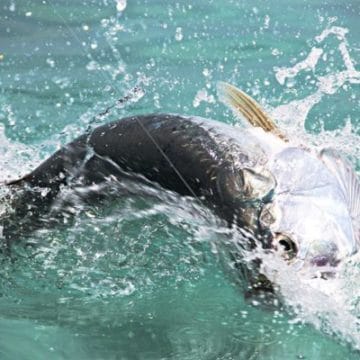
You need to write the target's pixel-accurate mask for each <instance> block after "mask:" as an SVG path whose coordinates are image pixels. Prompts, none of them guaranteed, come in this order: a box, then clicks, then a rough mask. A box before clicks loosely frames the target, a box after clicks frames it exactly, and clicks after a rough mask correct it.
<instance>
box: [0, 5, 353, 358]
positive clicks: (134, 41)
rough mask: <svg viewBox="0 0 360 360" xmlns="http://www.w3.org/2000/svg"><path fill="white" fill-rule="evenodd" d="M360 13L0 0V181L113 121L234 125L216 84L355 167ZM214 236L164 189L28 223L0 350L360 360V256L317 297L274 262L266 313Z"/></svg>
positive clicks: (10, 285)
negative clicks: (275, 294) (59, 220)
mask: <svg viewBox="0 0 360 360" xmlns="http://www.w3.org/2000/svg"><path fill="white" fill-rule="evenodd" d="M359 16H360V2H359V1H358V0H277V1H274V0H251V1H250V0H222V1H220V0H217V1H216V0H196V1H184V0H128V1H126V0H118V1H116V0H0V180H6V179H14V178H17V177H19V176H21V175H24V174H25V173H26V172H28V171H29V170H30V169H32V168H34V167H35V166H36V165H38V164H39V163H40V162H41V161H42V160H43V159H45V158H46V157H47V156H49V155H50V154H51V153H52V152H54V151H55V150H56V149H58V148H59V147H60V146H61V145H62V144H64V143H66V142H68V141H70V140H71V139H74V138H75V137H76V136H78V135H80V134H82V133H83V132H85V131H89V129H92V128H93V127H95V126H97V125H100V124H104V123H106V122H109V121H111V120H114V119H117V118H120V117H123V116H127V115H133V114H140V113H151V112H171V113H179V114H186V115H199V116H203V117H207V118H213V119H216V120H219V121H222V122H224V123H229V124H234V125H235V126H237V125H239V124H240V123H241V120H240V119H238V118H236V117H235V116H234V114H232V113H231V111H229V110H228V109H227V108H226V107H225V106H224V105H223V104H221V102H220V101H219V100H218V97H217V92H216V84H217V82H218V81H221V80H222V81H227V82H230V83H232V84H235V85H236V86H238V87H239V88H241V89H242V90H244V91H246V92H248V93H249V94H251V95H252V96H253V97H254V98H256V99H257V100H258V101H259V102H260V103H261V104H262V105H263V106H264V108H265V109H266V110H267V111H268V112H269V113H270V114H271V115H272V116H273V118H274V119H275V120H276V121H277V123H278V124H279V126H280V127H281V128H282V129H285V131H286V132H287V133H289V134H291V135H292V136H293V137H295V138H296V139H298V140H299V141H303V142H304V143H307V144H311V146H319V147H322V146H331V147H335V148H336V149H339V150H342V151H343V152H344V153H345V154H346V155H347V156H348V157H349V159H350V160H351V161H352V162H353V163H354V166H355V167H357V168H358V165H359V160H360V142H359V139H360V138H359V130H360V121H359V120H360V119H359V115H360V110H359V109H360V106H359V105H360V67H359V65H358V62H359V60H360V27H359ZM109 107H111V110H109V111H108V112H107V114H106V115H105V116H98V114H100V113H102V112H104V111H105V110H106V109H107V108H109ZM2 201H4V200H2ZM24 206H26V204H24ZM227 231H228V230H227V229H226V227H224V225H223V224H222V223H221V222H220V221H219V220H218V219H216V218H215V217H214V216H213V215H212V214H211V213H210V212H209V211H208V210H207V209H206V208H204V207H202V206H200V205H199V204H196V203H195V202H193V201H191V200H190V199H181V198H178V197H176V196H175V195H174V194H165V193H164V194H158V196H157V197H155V198H143V197H140V196H127V197H121V198H119V199H117V200H114V201H113V202H111V204H108V206H106V207H105V208H104V207H94V208H93V209H88V210H87V211H84V212H81V213H80V214H79V215H78V216H77V217H76V218H75V219H74V220H73V221H72V222H71V223H70V224H67V226H59V227H54V228H53V229H47V230H42V231H40V232H37V233H35V234H33V235H31V237H30V239H27V242H31V243H32V246H26V247H25V246H23V245H19V246H17V247H15V249H14V254H13V257H12V258H11V259H9V258H8V257H6V256H4V255H1V256H0V262H1V265H0V359H2V360H3V359H4V360H5V359H21V360H22V359H147V360H150V359H179V360H180V359H181V360H185V359H196V360H199V359H229V360H230V359H264V360H265V359H266V360H270V359H274V360H285V359H286V360H289V359H294V360H295V359H310V360H313V359H317V360H320V359H323V360H331V359H349V360H351V359H359V357H360V351H359V349H360V327H359V323H358V319H359V316H360V305H359V304H360V290H359V289H360V269H359V264H360V261H357V260H356V259H355V260H352V261H351V262H349V264H348V266H347V267H346V269H345V270H344V273H343V275H344V276H343V277H342V280H343V281H339V283H337V284H335V286H333V287H332V288H331V289H327V291H326V292H325V293H323V292H321V291H320V290H319V289H311V287H307V286H306V285H304V284H301V283H300V282H298V281H297V280H296V278H295V277H294V276H293V274H288V273H287V270H286V268H281V270H282V271H280V275H281V276H280V275H279V277H280V279H279V281H280V282H281V285H282V293H283V297H284V299H283V303H284V304H285V305H283V306H280V305H279V306H278V307H270V308H267V307H264V306H262V305H261V304H259V302H258V301H256V300H254V299H251V298H247V299H245V297H244V289H243V287H242V286H241V284H240V285H239V283H238V279H237V274H236V269H233V268H231V264H230V262H231V261H230V258H227V257H226V255H224V253H223V252H224V251H223V249H222V246H221V243H222V242H223V240H224V239H228V238H229V234H227ZM326 286H327V285H325V287H326Z"/></svg>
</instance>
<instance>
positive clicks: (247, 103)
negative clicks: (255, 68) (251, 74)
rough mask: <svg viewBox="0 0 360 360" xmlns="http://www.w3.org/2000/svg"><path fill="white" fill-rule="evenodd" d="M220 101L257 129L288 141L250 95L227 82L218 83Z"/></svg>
mask: <svg viewBox="0 0 360 360" xmlns="http://www.w3.org/2000/svg"><path fill="white" fill-rule="evenodd" d="M218 94H219V98H220V100H221V101H222V102H223V103H224V104H225V105H227V106H228V107H230V109H231V110H233V111H234V112H235V114H240V115H242V116H243V117H245V119H246V120H247V121H248V122H249V123H250V124H251V125H252V126H255V127H261V128H262V129H263V130H264V131H267V132H271V133H273V134H274V135H276V136H278V137H279V138H281V139H282V140H285V141H287V139H286V136H285V135H284V134H283V133H282V132H281V131H280V129H279V128H278V127H277V126H276V124H275V123H274V121H273V120H272V119H271V118H270V117H269V116H268V115H267V114H266V113H265V112H264V111H263V110H262V109H261V106H260V105H259V104H258V103H257V102H256V101H255V100H254V99H253V98H251V97H250V96H249V95H247V94H245V93H244V92H243V91H241V90H239V89H238V88H236V87H235V86H233V85H230V84H228V83H226V82H222V81H221V82H219V83H218Z"/></svg>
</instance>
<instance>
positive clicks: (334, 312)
mask: <svg viewBox="0 0 360 360" xmlns="http://www.w3.org/2000/svg"><path fill="white" fill-rule="evenodd" d="M347 34H348V29H346V28H343V27H339V26H330V27H328V28H326V29H325V30H324V31H323V32H322V33H321V34H320V35H318V36H316V38H315V43H316V45H315V46H314V47H313V48H312V49H311V50H310V52H309V54H308V55H307V57H306V58H305V59H304V60H302V61H300V62H298V63H296V64H295V65H293V66H291V67H281V68H274V71H275V77H276V79H277V81H278V82H279V84H280V85H282V86H284V87H286V86H287V85H288V84H291V86H293V85H292V81H293V80H296V78H297V77H298V76H300V75H301V74H302V73H303V72H311V73H312V75H313V76H314V77H315V79H316V88H315V90H314V91H313V92H312V93H311V94H309V95H308V96H306V97H304V98H302V99H295V100H292V101H290V102H289V103H287V104H284V105H280V106H277V107H275V108H274V109H272V111H271V115H272V117H273V118H275V119H276V120H277V121H278V122H279V123H280V125H281V126H282V127H283V128H284V129H286V131H287V132H288V133H289V134H290V136H291V138H293V139H295V140H294V143H298V144H300V143H301V144H310V145H311V144H312V145H314V146H318V147H329V146H331V147H333V148H335V149H337V150H340V151H342V152H343V153H345V154H346V155H348V156H349V157H350V158H352V159H354V160H355V161H357V159H359V157H360V146H359V137H358V135H356V133H355V132H356V130H357V129H355V128H354V126H353V125H352V124H351V122H350V120H348V121H347V122H346V125H345V126H344V127H343V128H342V129H336V130H334V131H325V130H322V131H321V132H320V134H312V133H308V132H306V131H305V121H306V120H307V118H308V115H309V113H310V111H311V110H312V109H313V108H314V106H315V105H316V104H318V103H320V102H321V101H322V100H323V98H324V96H332V95H334V94H335V93H336V92H337V91H338V90H340V89H342V88H343V87H344V86H346V85H358V84H360V72H359V71H357V70H356V67H355V61H354V60H353V59H352V57H351V55H350V51H349V48H350V46H349V43H348V41H347V38H346V35H347ZM332 36H334V37H335V38H336V39H337V41H338V45H337V48H336V49H337V50H338V52H339V53H340V55H341V59H342V64H341V69H340V70H337V71H336V70H335V71H332V72H329V71H328V72H327V73H326V74H325V75H319V74H318V67H319V62H320V60H323V61H325V62H326V61H327V60H328V58H327V56H326V47H325V45H324V41H325V40H326V39H327V38H329V37H332ZM251 256H254V254H252V255H251ZM255 256H259V257H260V258H262V260H263V265H262V267H263V269H262V271H263V272H264V274H266V276H267V277H268V278H269V279H271V280H272V281H273V282H274V283H275V284H277V285H278V286H279V292H280V294H281V296H282V298H283V300H284V302H285V304H286V305H287V306H289V308H290V309H291V310H290V311H291V312H293V313H294V314H295V318H294V320H293V321H294V323H296V322H300V323H310V324H312V325H314V326H315V327H316V328H317V329H319V330H321V331H323V332H325V333H327V334H331V335H335V336H338V337H339V338H340V339H341V340H343V341H346V342H348V343H351V344H352V345H353V347H354V348H356V349H360V294H359V291H358V289H359V287H360V282H359V278H360V277H359V274H360V255H359V254H357V255H355V256H353V257H351V258H349V259H347V261H345V262H344V263H343V264H341V265H340V266H339V269H338V273H337V275H336V277H334V278H332V279H327V280H324V279H322V278H321V277H317V276H316V274H315V276H314V274H307V273H305V272H304V271H299V269H297V268H296V267H289V266H288V265H286V264H285V263H283V262H279V259H278V258H277V257H276V256H275V255H274V254H265V253H261V254H257V255H255Z"/></svg>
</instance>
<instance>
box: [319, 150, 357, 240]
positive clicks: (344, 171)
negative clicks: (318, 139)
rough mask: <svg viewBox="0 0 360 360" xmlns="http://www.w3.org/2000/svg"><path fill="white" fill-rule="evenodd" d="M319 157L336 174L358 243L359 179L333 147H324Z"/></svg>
mask: <svg viewBox="0 0 360 360" xmlns="http://www.w3.org/2000/svg"><path fill="white" fill-rule="evenodd" d="M320 158H321V160H322V161H323V162H324V164H325V165H326V166H327V167H328V169H329V170H330V171H331V172H332V173H333V174H334V175H335V176H336V178H337V180H338V182H339V184H340V186H341V188H342V190H343V193H344V196H345V199H346V202H347V205H348V209H349V213H350V216H351V219H352V223H353V229H354V233H355V237H356V241H357V243H358V244H359V245H360V181H359V179H358V177H357V175H356V173H355V171H354V170H353V167H352V166H351V164H350V163H349V162H348V161H347V160H346V159H344V158H343V157H342V156H341V155H340V154H339V153H338V152H336V151H335V150H333V149H324V150H322V151H321V153H320Z"/></svg>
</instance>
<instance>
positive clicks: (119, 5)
mask: <svg viewBox="0 0 360 360" xmlns="http://www.w3.org/2000/svg"><path fill="white" fill-rule="evenodd" d="M126 5H127V3H126V0H117V1H116V10H117V11H124V10H125V9H126Z"/></svg>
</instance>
